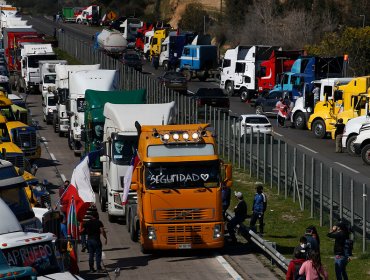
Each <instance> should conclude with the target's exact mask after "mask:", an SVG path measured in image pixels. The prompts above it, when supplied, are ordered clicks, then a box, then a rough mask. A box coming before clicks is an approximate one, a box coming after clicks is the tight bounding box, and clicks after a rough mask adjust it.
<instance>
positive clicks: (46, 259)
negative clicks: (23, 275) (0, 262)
mask: <svg viewBox="0 0 370 280" xmlns="http://www.w3.org/2000/svg"><path fill="white" fill-rule="evenodd" d="M2 251H3V253H4V256H5V258H6V260H7V261H8V264H9V265H10V266H21V267H23V266H31V267H33V268H34V269H36V271H37V275H38V276H42V275H46V274H51V273H56V272H59V271H60V270H59V267H58V263H57V260H56V257H55V251H54V246H53V244H52V242H51V241H49V242H42V243H37V244H30V245H24V246H19V247H13V248H8V249H6V248H5V249H2Z"/></svg>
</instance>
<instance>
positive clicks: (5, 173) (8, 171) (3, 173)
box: [0, 166, 18, 180]
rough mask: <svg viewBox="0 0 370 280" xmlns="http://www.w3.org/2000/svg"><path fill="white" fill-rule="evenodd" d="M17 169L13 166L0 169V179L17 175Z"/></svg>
mask: <svg viewBox="0 0 370 280" xmlns="http://www.w3.org/2000/svg"><path fill="white" fill-rule="evenodd" d="M17 176H18V174H17V171H16V170H15V168H14V167H13V166H7V167H3V168H1V169H0V180H4V179H9V178H13V177H17Z"/></svg>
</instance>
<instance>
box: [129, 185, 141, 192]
mask: <svg viewBox="0 0 370 280" xmlns="http://www.w3.org/2000/svg"><path fill="white" fill-rule="evenodd" d="M130 189H131V190H133V191H137V190H138V189H139V185H138V184H131V186H130Z"/></svg>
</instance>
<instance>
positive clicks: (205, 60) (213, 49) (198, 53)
mask: <svg viewBox="0 0 370 280" xmlns="http://www.w3.org/2000/svg"><path fill="white" fill-rule="evenodd" d="M180 71H181V72H182V73H183V74H184V76H185V77H186V79H187V80H188V81H190V80H191V79H193V78H198V79H199V80H200V81H205V80H206V79H208V78H212V77H218V76H219V69H218V49H217V46H213V45H187V46H185V47H184V49H183V51H182V55H181V58H180Z"/></svg>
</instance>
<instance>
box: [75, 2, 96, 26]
mask: <svg viewBox="0 0 370 280" xmlns="http://www.w3.org/2000/svg"><path fill="white" fill-rule="evenodd" d="M76 23H79V24H91V25H99V23H100V7H99V6H98V5H91V6H88V7H86V8H84V9H83V10H82V11H81V13H79V14H78V15H77V16H76Z"/></svg>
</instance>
